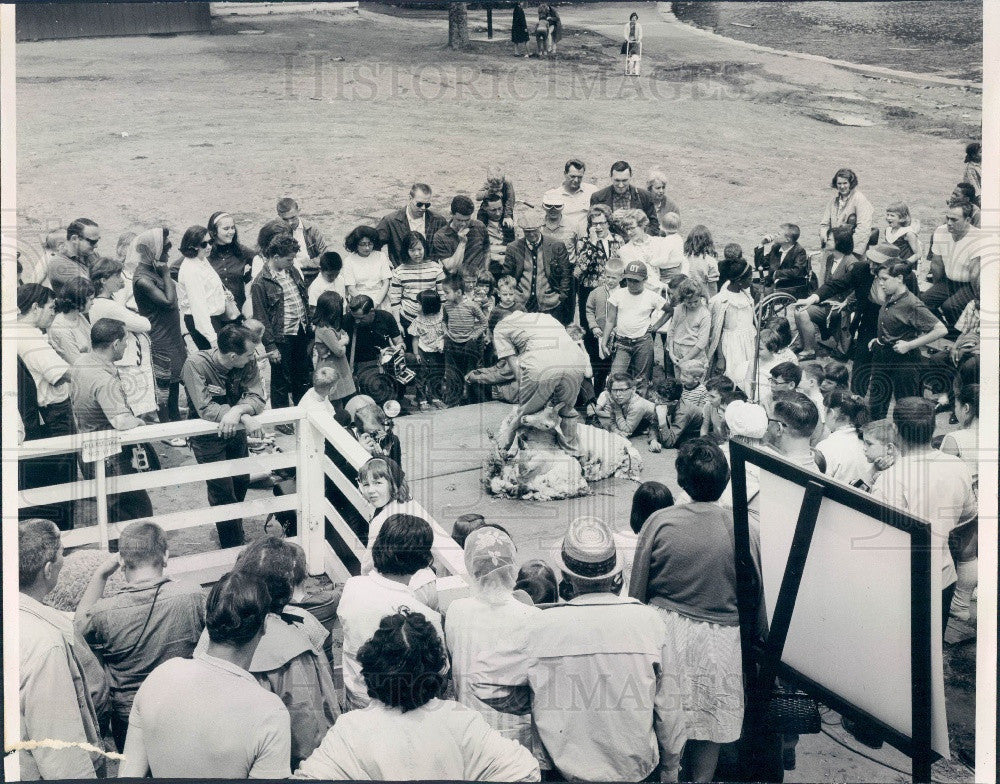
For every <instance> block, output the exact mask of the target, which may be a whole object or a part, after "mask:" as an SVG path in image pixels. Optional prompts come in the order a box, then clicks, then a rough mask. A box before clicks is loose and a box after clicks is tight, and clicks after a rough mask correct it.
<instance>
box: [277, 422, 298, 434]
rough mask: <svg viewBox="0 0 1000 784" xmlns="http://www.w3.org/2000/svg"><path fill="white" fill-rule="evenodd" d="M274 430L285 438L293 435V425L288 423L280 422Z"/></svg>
mask: <svg viewBox="0 0 1000 784" xmlns="http://www.w3.org/2000/svg"><path fill="white" fill-rule="evenodd" d="M274 429H275V430H277V431H278V432H279V433H281V434H282V435H285V436H290V435H294V434H295V425H293V424H291V423H290V422H282V423H281V424H280V425H275V426H274Z"/></svg>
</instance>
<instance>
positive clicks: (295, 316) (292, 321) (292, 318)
mask: <svg viewBox="0 0 1000 784" xmlns="http://www.w3.org/2000/svg"><path fill="white" fill-rule="evenodd" d="M272 271H273V272H274V279H275V280H276V281H278V283H280V284H281V293H282V294H283V295H284V297H285V310H284V314H285V326H284V329H283V330H282V332H283V334H285V335H294V334H295V333H296V332H298V331H299V325H300V324H301V325H302V326H303V327H304V326H305V321H306V307H305V305H304V304H303V303H302V293H301V292H300V291H299V287H298V285H296V283H295V279H294V278H292V276H291V275H289V274H288V271H287V270H282V271H281V272H279V271H278V270H272Z"/></svg>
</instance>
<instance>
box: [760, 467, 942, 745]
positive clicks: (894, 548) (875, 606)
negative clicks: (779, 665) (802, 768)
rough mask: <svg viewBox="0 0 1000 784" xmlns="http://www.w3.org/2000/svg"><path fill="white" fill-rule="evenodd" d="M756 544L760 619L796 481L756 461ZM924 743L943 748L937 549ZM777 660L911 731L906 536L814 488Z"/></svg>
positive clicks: (790, 528)
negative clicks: (805, 550) (805, 547)
mask: <svg viewBox="0 0 1000 784" xmlns="http://www.w3.org/2000/svg"><path fill="white" fill-rule="evenodd" d="M759 470H760V494H759V495H758V496H757V503H759V509H760V552H761V569H762V571H763V582H764V596H765V601H766V602H767V608H768V609H767V611H768V620H770V619H771V616H772V615H773V612H774V604H775V602H776V600H777V596H778V591H779V589H780V587H781V579H782V576H783V575H784V572H785V564H786V563H787V561H788V554H789V551H790V549H791V544H792V537H793V535H794V533H795V525H796V522H797V519H798V512H799V508H800V507H801V506H802V500H803V496H804V495H805V487H803V486H801V485H797V484H795V483H794V482H790V481H788V480H787V479H783V478H781V477H780V476H778V475H776V474H773V473H771V472H769V471H767V470H765V469H764V468H760V469H759ZM931 617H932V619H936V623H934V622H932V630H931V641H932V642H931V672H932V684H931V695H932V697H931V699H932V706H933V707H932V713H933V716H932V747H933V749H934V751H936V752H937V753H938V754H941V755H942V756H943V757H945V758H947V757H948V756H949V753H948V723H947V718H946V713H945V701H944V672H943V654H942V650H941V645H942V641H941V634H940V618H941V551H940V548H932V555H931ZM781 660H782V662H784V663H785V664H787V665H788V666H789V667H792V668H793V669H795V670H797V671H798V672H800V673H801V674H802V675H804V676H806V677H807V678H810V679H811V680H813V681H815V682H816V683H819V684H820V685H822V686H824V687H825V688H827V689H829V690H830V691H833V692H835V693H836V694H838V695H839V696H841V697H843V698H844V699H845V700H847V701H849V702H851V703H852V704H854V705H856V706H857V707H858V708H861V709H862V710H864V711H866V712H867V713H869V714H871V715H872V716H874V717H875V718H877V719H878V720H879V721H882V722H884V723H885V724H887V725H889V726H890V727H892V728H893V729H895V730H897V731H899V732H901V733H903V734H905V735H907V736H912V713H911V680H912V679H911V677H910V537H909V535H908V534H907V533H905V532H903V531H900V530H898V529H896V528H893V527H892V526H889V525H886V524H884V523H882V522H881V521H879V520H877V519H875V518H873V517H869V516H868V515H866V514H863V513H861V512H859V511H856V510H854V509H851V508H848V507H846V506H844V505H843V504H840V503H837V502H836V501H831V500H830V499H829V498H824V499H823V503H822V505H821V506H820V511H819V517H818V518H817V520H816V529H815V531H814V533H813V538H812V544H811V546H810V548H809V556H808V559H807V560H806V565H805V570H804V571H803V574H802V582H801V585H800V587H799V592H798V597H797V599H796V601H795V610H794V612H793V614H792V620H791V625H790V627H789V629H788V639H787V641H786V643H785V647H784V651H783V653H782V657H781Z"/></svg>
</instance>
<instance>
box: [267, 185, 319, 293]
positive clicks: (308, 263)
mask: <svg viewBox="0 0 1000 784" xmlns="http://www.w3.org/2000/svg"><path fill="white" fill-rule="evenodd" d="M277 209H278V217H279V218H281V220H283V221H284V222H285V225H286V226H288V229H289V231H291V232H292V236H293V237H295V239H296V240H297V241H298V243H299V250H298V252H297V253H296V254H295V260H294V262H293V263H294V264H295V269H297V270H298V271H299V274H301V275H302V277H303V278H304V279H305V282H306V286H308V285H309V284H310V283H312V282H313V280H314V279H315V278H316V276H317V275H318V274H319V257H320V256H322V255H323V254H324V253H325V252H326V240H324V239H323V235H322V234H320V231H319V229H317V228H316V227H315V226H313V225H312V224H309V223H306V222H305V221H303V220H302V218H300V217H299V205H298V202H297V201H295V199H293V198H291V197H289V196H286V197H285V198H283V199H280V200H279V201H278V207H277Z"/></svg>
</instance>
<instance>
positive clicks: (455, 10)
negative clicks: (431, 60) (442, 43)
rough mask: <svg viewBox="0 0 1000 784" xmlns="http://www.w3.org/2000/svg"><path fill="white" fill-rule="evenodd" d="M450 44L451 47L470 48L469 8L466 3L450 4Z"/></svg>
mask: <svg viewBox="0 0 1000 784" xmlns="http://www.w3.org/2000/svg"><path fill="white" fill-rule="evenodd" d="M448 46H449V47H450V48H451V49H468V48H469V10H468V6H467V5H466V4H465V3H452V4H451V5H450V6H448Z"/></svg>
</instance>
